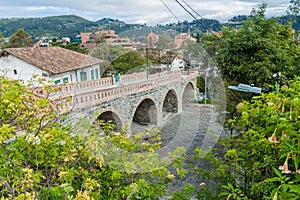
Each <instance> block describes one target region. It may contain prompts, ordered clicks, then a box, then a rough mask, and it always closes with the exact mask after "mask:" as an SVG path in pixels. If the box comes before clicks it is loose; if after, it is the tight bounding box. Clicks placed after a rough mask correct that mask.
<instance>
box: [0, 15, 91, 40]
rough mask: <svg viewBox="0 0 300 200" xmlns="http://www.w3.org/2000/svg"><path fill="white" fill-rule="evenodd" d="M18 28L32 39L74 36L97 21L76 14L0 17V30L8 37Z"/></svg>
mask: <svg viewBox="0 0 300 200" xmlns="http://www.w3.org/2000/svg"><path fill="white" fill-rule="evenodd" d="M19 28H24V30H25V31H26V32H28V33H29V35H31V37H32V38H33V39H35V38H36V37H39V36H49V37H50V36H51V37H63V36H75V35H77V34H79V33H80V32H83V31H92V30H94V29H96V28H97V23H95V22H92V21H89V20H87V19H84V18H82V17H79V16H76V15H62V16H51V17H42V18H1V19H0V32H2V33H3V35H4V37H9V36H10V35H12V34H13V33H15V32H16V31H17V30H18V29H19Z"/></svg>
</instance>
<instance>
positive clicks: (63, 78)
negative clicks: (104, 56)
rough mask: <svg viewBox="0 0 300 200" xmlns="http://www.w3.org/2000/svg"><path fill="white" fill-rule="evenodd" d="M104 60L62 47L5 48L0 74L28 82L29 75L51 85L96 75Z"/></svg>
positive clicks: (91, 78) (0, 62) (0, 60)
mask: <svg viewBox="0 0 300 200" xmlns="http://www.w3.org/2000/svg"><path fill="white" fill-rule="evenodd" d="M103 62H104V61H102V60H100V59H97V58H93V57H91V56H88V55H85V54H81V53H78V52H75V51H71V50H68V49H65V48H62V47H57V46H55V47H47V48H41V47H29V48H7V49H4V50H3V51H1V53H0V75H5V76H6V77H8V78H11V79H18V80H23V81H25V82H27V81H29V80H30V79H31V78H32V76H33V74H36V75H38V76H39V77H42V78H44V79H45V80H53V81H54V84H60V83H68V82H81V81H87V80H95V79H99V78H100V64H101V63H103Z"/></svg>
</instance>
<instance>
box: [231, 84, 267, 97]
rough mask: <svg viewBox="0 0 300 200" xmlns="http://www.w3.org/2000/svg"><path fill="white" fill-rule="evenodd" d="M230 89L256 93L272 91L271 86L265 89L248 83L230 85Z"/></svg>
mask: <svg viewBox="0 0 300 200" xmlns="http://www.w3.org/2000/svg"><path fill="white" fill-rule="evenodd" d="M228 89H231V90H237V91H241V92H251V93H256V94H261V93H262V92H271V91H272V90H271V88H269V89H263V88H260V87H255V86H254V85H247V84H242V83H240V84H238V86H232V85H230V86H228Z"/></svg>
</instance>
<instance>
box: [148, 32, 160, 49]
mask: <svg viewBox="0 0 300 200" xmlns="http://www.w3.org/2000/svg"><path fill="white" fill-rule="evenodd" d="M157 41H158V36H157V35H155V33H153V32H150V33H148V36H147V45H148V47H149V48H154V47H155V45H156V43H157Z"/></svg>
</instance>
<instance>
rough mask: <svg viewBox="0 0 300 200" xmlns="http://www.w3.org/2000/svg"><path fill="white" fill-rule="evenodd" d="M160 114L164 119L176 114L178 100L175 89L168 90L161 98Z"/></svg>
mask: <svg viewBox="0 0 300 200" xmlns="http://www.w3.org/2000/svg"><path fill="white" fill-rule="evenodd" d="M162 102H163V104H162V114H163V117H166V116H167V115H168V114H169V113H178V111H179V98H178V94H177V92H176V90H175V89H169V90H168V91H167V92H166V94H165V95H164V96H163V100H162Z"/></svg>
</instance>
